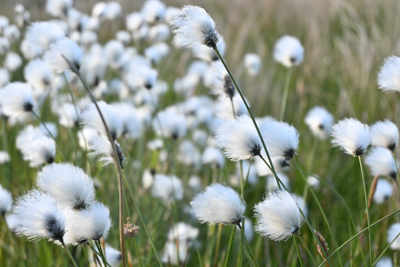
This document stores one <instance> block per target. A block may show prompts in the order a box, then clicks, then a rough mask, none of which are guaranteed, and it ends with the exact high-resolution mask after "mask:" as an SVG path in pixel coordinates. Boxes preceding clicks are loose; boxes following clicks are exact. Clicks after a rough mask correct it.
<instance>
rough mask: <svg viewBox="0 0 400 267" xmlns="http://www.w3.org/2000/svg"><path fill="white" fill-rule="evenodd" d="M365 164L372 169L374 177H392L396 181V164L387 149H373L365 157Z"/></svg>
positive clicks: (378, 147)
mask: <svg viewBox="0 0 400 267" xmlns="http://www.w3.org/2000/svg"><path fill="white" fill-rule="evenodd" d="M365 164H366V165H367V166H368V167H369V168H370V170H371V174H372V175H374V176H375V175H379V176H390V177H392V178H393V179H396V176H397V174H396V163H395V161H394V159H393V156H392V153H391V152H390V150H389V149H387V148H385V147H380V146H377V147H373V148H371V150H370V151H369V153H368V155H367V156H366V157H365Z"/></svg>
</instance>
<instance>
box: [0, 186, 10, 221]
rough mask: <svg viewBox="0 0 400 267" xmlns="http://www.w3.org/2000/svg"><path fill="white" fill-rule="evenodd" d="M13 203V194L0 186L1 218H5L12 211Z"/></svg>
mask: <svg viewBox="0 0 400 267" xmlns="http://www.w3.org/2000/svg"><path fill="white" fill-rule="evenodd" d="M12 202H13V201H12V196H11V193H10V192H9V191H8V190H7V189H5V188H3V187H2V186H1V184H0V216H5V215H6V213H7V212H9V211H10V210H11V206H12Z"/></svg>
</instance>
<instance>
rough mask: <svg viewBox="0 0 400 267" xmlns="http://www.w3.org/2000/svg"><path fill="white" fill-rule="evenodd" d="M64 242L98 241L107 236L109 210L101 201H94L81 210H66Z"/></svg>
mask: <svg viewBox="0 0 400 267" xmlns="http://www.w3.org/2000/svg"><path fill="white" fill-rule="evenodd" d="M66 215H67V227H66V229H65V230H66V233H65V237H64V241H65V244H67V245H77V244H79V243H84V242H88V241H89V240H96V241H100V238H102V237H104V238H105V237H107V234H108V231H109V230H110V227H111V218H110V210H109V209H108V208H107V207H106V206H104V205H103V204H102V203H99V202H94V203H91V204H90V206H89V207H87V208H86V209H83V210H79V211H74V210H68V211H67V214H66Z"/></svg>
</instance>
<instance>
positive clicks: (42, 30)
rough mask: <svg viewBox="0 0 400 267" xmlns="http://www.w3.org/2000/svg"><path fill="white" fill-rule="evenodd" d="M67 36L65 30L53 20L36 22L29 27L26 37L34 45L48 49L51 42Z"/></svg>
mask: <svg viewBox="0 0 400 267" xmlns="http://www.w3.org/2000/svg"><path fill="white" fill-rule="evenodd" d="M64 36H65V33H64V31H63V30H62V29H61V28H60V27H59V26H58V25H57V24H55V23H52V22H35V23H32V26H30V27H29V28H28V31H27V32H26V39H27V40H28V41H29V42H30V43H33V44H34V45H39V46H41V47H42V48H43V49H47V48H48V47H49V46H50V44H51V43H54V42H56V41H58V40H60V39H63V38H64Z"/></svg>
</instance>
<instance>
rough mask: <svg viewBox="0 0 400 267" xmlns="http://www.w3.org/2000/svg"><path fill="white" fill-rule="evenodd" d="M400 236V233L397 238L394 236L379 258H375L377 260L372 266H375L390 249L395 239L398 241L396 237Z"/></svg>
mask: <svg viewBox="0 0 400 267" xmlns="http://www.w3.org/2000/svg"><path fill="white" fill-rule="evenodd" d="M399 236H400V233H398V234H397V235H396V237H395V238H393V240H392V241H391V242H390V243H389V244H388V245H387V246H386V247H385V249H384V250H383V251H382V252H381V254H379V256H378V258H377V259H376V260H375V262H374V263H373V264H372V267H373V266H375V264H377V262H378V261H379V259H380V258H381V257H382V256H383V255H384V254H385V252H386V250H388V249H389V247H390V245H392V244H393V243H394V241H396V239H397V238H398V237H399Z"/></svg>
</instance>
